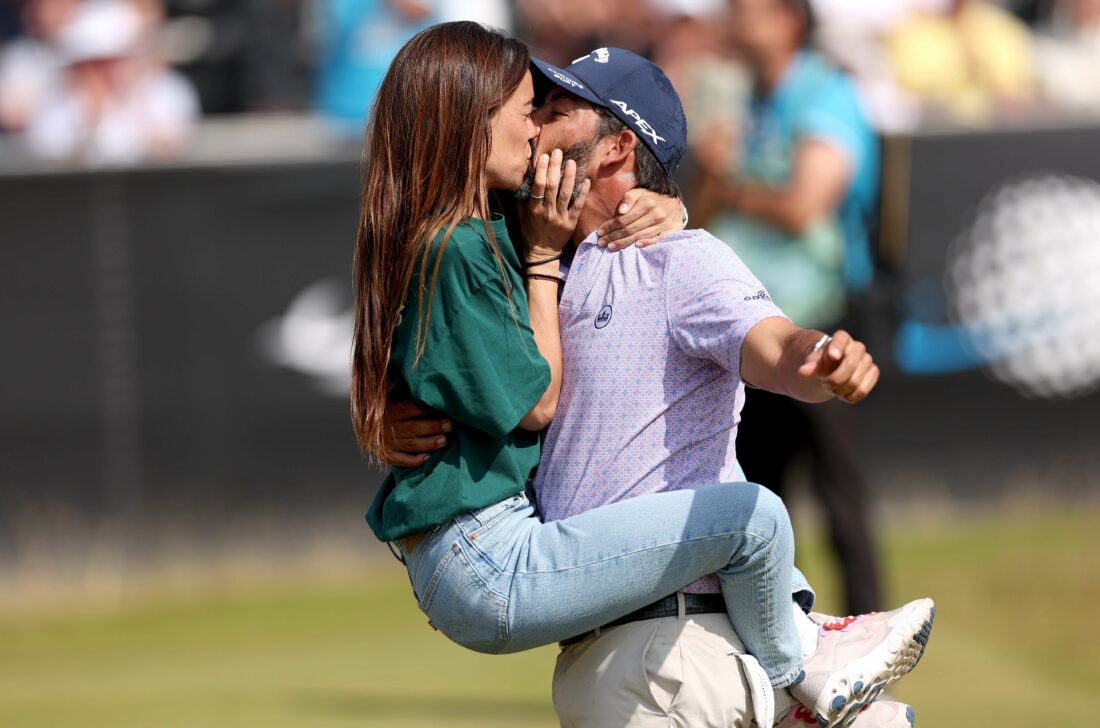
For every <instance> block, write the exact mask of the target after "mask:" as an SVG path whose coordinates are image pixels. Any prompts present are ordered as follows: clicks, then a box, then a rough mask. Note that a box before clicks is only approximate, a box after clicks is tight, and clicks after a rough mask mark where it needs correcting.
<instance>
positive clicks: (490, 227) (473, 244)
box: [429, 218, 518, 281]
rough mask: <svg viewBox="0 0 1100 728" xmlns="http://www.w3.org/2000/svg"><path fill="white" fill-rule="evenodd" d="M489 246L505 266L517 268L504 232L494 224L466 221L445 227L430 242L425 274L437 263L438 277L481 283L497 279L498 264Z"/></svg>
mask: <svg viewBox="0 0 1100 728" xmlns="http://www.w3.org/2000/svg"><path fill="white" fill-rule="evenodd" d="M490 236H491V237H490ZM493 242H495V243H496V248H497V250H498V251H499V253H500V256H501V260H502V261H503V262H504V264H505V265H506V266H514V265H516V264H518V261H514V262H513V261H512V259H513V258H515V252H514V251H513V250H512V242H511V240H509V238H508V231H507V229H506V228H505V227H504V226H503V225H502V224H498V221H496V220H494V221H493V222H491V223H486V222H484V221H482V220H479V219H476V218H469V219H466V220H464V221H462V222H460V223H459V224H457V225H455V226H454V228H453V229H450V226H449V225H448V226H445V227H443V228H442V229H441V230H440V231H439V232H438V233H436V235H435V237H434V238H433V240H432V249H431V251H432V252H431V255H430V258H429V260H430V263H429V270H430V268H431V267H433V266H434V265H435V263H436V261H438V264H439V268H438V270H439V274H440V275H441V276H444V275H446V276H453V275H458V276H462V277H472V278H474V279H478V280H481V281H486V280H489V279H490V278H494V279H499V278H500V262H498V260H497V256H496V253H495V252H494V251H493V245H492V243H493Z"/></svg>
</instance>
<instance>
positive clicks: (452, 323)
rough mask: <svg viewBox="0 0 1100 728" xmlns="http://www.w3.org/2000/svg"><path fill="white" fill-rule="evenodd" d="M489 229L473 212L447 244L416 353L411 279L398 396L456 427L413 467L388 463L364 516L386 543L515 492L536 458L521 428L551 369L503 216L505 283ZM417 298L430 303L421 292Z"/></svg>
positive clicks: (533, 442)
mask: <svg viewBox="0 0 1100 728" xmlns="http://www.w3.org/2000/svg"><path fill="white" fill-rule="evenodd" d="M486 226H487V225H486V223H485V222H484V221H482V220H479V219H476V218H471V219H469V220H467V221H465V222H464V223H462V224H461V225H459V226H457V227H456V228H455V230H454V232H453V233H452V235H451V237H450V239H449V240H448V241H447V245H446V247H444V249H443V254H442V260H441V261H440V264H439V273H438V277H437V278H436V282H435V289H434V294H433V295H432V300H431V317H430V318H429V319H428V322H427V326H426V329H425V345H424V350H423V354H422V355H421V356H420V358H419V360H417V358H416V341H417V323H418V320H420V321H421V322H423V319H424V317H423V316H422V315H418V314H419V313H420V311H419V304H418V303H417V293H416V288H417V286H418V280H419V271H417V272H416V273H414V275H413V279H412V283H411V284H410V286H409V288H410V291H409V294H408V296H407V297H406V299H405V307H404V309H403V311H402V320H401V323H400V324H399V325H398V327H397V331H396V332H395V335H394V341H393V347H392V351H391V355H390V366H391V372H392V373H393V376H394V377H395V379H396V382H397V384H396V387H395V391H394V395H395V396H396V397H398V398H405V397H407V398H408V399H411V400H412V401H413V402H415V403H416V404H417V405H418V406H420V407H421V408H423V409H425V410H427V411H429V412H436V413H439V414H441V415H444V416H446V417H448V418H450V419H451V421H452V422H453V423H454V430H453V431H452V433H451V437H450V442H449V444H448V445H447V447H446V448H444V449H442V450H437V451H436V452H434V453H432V454H431V456H430V457H429V458H428V460H427V462H425V463H424V464H423V465H421V466H420V467H418V468H398V467H393V468H391V469H390V474H389V476H388V477H387V478H386V480H385V482H383V483H382V487H381V489H380V490H379V491H378V494H377V495H376V496H375V498H374V501H373V502H372V503H371V505H370V509H369V510H368V512H367V523H369V524H370V527H371V528H372V529H373V530H374V533H375V535H376V536H378V538H379V539H381V540H383V541H393V540H395V539H399V538H405V537H408V536H412V535H415V534H417V533H420V532H422V531H425V530H427V529H429V528H431V527H432V526H436V525H438V524H441V523H445V522H447V521H449V520H451V519H452V518H455V517H456V516H459V515H462V514H463V513H469V512H471V511H474V510H476V509H478V508H482V507H484V506H487V505H490V504H492V503H496V502H498V501H501V500H504V499H505V498H508V497H510V496H513V495H515V494H516V493H519V492H521V491H522V490H523V489H524V487H525V486H526V484H527V481H528V479H529V478H530V476H531V473H532V471H533V470H534V469H535V467H536V466H537V465H538V462H539V434H538V433H537V432H529V431H527V430H521V429H518V425H519V421H520V420H521V419H522V418H523V416H524V415H525V414H527V412H528V411H529V410H530V409H531V407H533V406H534V405H535V403H536V402H537V401H538V400H539V398H540V397H541V396H542V394H543V392H545V391H546V388H547V387H548V386H549V385H550V366H549V365H548V364H547V363H546V360H545V359H543V358H542V356H541V355H540V354H539V350H538V346H537V345H536V344H535V338H534V334H533V333H532V331H531V324H530V314H529V312H528V309H527V295H526V292H525V290H524V287H523V278H522V277H521V275H520V272H521V269H520V262H519V258H518V257H517V256H516V252H515V250H514V248H513V246H512V243H511V241H510V240H509V238H508V231H507V228H506V227H505V224H504V220H503V219H494V220H493V221H492V222H491V223H489V226H491V228H492V231H493V234H494V236H495V238H496V244H497V249H498V250H499V251H500V257H501V261H502V262H503V267H504V273H505V275H506V276H507V280H508V288H507V289H506V288H505V284H504V278H503V277H502V276H501V266H500V265H499V264H498V262H497V258H496V256H495V255H494V254H493V250H492V248H491V246H490V242H489V235H488V233H487V231H486V229H485V228H486ZM442 239H443V234H442V233H440V235H438V236H437V237H436V239H435V240H434V241H433V243H432V252H431V254H430V255H429V257H428V260H429V262H428V269H427V280H428V281H430V280H431V274H432V266H433V265H434V262H435V260H436V254H437V252H438V250H439V246H440V244H441V242H442ZM509 291H510V296H509ZM423 300H424V305H425V306H427V302H428V293H427V291H425V293H424V297H423Z"/></svg>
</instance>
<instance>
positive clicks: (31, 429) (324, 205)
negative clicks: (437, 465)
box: [0, 129, 1100, 512]
mask: <svg viewBox="0 0 1100 728" xmlns="http://www.w3.org/2000/svg"><path fill="white" fill-rule="evenodd" d="M888 148H890V149H892V150H893V151H892V152H891V154H890V155H889V159H888V174H887V180H888V182H887V186H886V187H887V196H886V202H885V209H886V214H885V216H884V240H883V242H884V246H883V250H884V253H885V255H886V256H887V257H889V258H890V259H891V260H892V262H893V263H894V264H895V265H896V268H897V270H898V271H899V272H900V273H899V275H898V276H897V278H896V280H897V284H896V287H895V288H891V289H889V290H888V291H887V295H886V296H885V299H884V301H883V302H881V303H880V305H878V306H876V307H874V309H873V310H872V315H873V318H874V321H875V323H876V325H875V326H873V327H872V329H873V330H875V331H880V332H886V333H885V334H884V335H880V336H878V337H872V341H871V343H872V346H873V350H874V351H875V353H876V355H877V357H878V359H879V360H880V361H883V362H884V364H887V366H886V367H885V368H886V376H885V377H884V379H883V382H882V384H881V386H880V390H879V391H878V392H876V394H875V395H874V396H873V397H872V398H871V399H870V400H869V401H868V402H867V403H866V404H865V405H861V406H860V412H861V417H862V420H863V422H864V424H865V430H866V433H867V437H866V440H865V447H866V450H865V452H866V456H867V459H868V463H869V465H870V469H871V472H872V475H873V477H874V479H875V482H876V483H878V484H881V486H882V487H895V488H900V487H905V486H906V484H913V483H918V484H934V485H935V486H936V487H939V488H942V489H943V490H944V491H945V492H948V493H953V494H959V495H966V494H975V495H985V494H989V493H992V492H996V491H997V490H998V489H999V488H1001V487H1002V484H1003V483H1005V482H1012V483H1015V484H1016V485H1024V484H1025V481H1027V480H1028V479H1029V478H1030V479H1031V480H1034V481H1035V482H1037V483H1038V482H1041V483H1043V484H1044V485H1049V483H1050V482H1056V483H1057V484H1060V485H1063V486H1065V487H1066V488H1067V489H1069V490H1072V491H1080V490H1085V489H1088V490H1092V491H1094V490H1095V486H1096V483H1097V480H1096V477H1097V474H1098V473H1100V453H1098V452H1097V450H1096V448H1095V447H1094V443H1095V441H1096V435H1097V433H1098V432H1100V407H1098V406H1097V405H1098V404H1100V398H1098V397H1097V396H1096V395H1095V394H1092V395H1087V396H1082V397H1078V398H1075V399H1071V400H1062V401H1046V400H1041V399H1029V398H1026V397H1023V396H1021V395H1020V394H1018V393H1017V392H1016V391H1015V390H1014V389H1012V388H1011V387H1009V386H1007V385H1005V384H1003V383H1000V382H997V381H993V380H991V379H989V378H988V377H986V376H985V375H984V374H982V373H981V372H979V371H977V370H968V371H956V372H953V373H946V374H940V375H936V376H924V377H918V376H910V375H906V374H903V373H901V372H900V371H898V370H897V369H896V368H894V367H891V366H889V360H890V357H891V355H890V352H891V348H892V341H891V339H890V338H889V337H890V335H891V334H892V332H893V330H894V328H896V326H897V324H898V321H899V316H901V315H903V314H899V313H898V308H897V306H896V305H895V304H896V303H897V300H898V297H899V296H901V295H902V294H904V293H905V291H906V289H907V287H909V286H911V284H912V283H913V282H914V281H917V280H920V279H932V280H935V279H937V278H938V276H939V275H940V273H941V272H942V270H943V265H944V260H945V256H946V255H947V246H948V244H949V243H950V241H951V240H952V239H953V238H954V237H955V236H956V235H957V233H958V231H959V229H960V228H961V227H962V226H964V225H965V224H966V220H967V219H968V216H969V215H971V214H972V212H973V210H974V208H975V206H976V205H977V204H978V202H979V200H980V199H981V197H982V195H984V194H985V193H986V191H987V190H988V189H989V188H990V187H991V186H992V185H994V184H997V183H999V182H1001V181H1002V180H1003V179H1005V178H1008V177H1011V176H1012V175H1015V174H1019V173H1022V172H1028V171H1032V170H1034V169H1062V170H1066V171H1070V172H1073V173H1075V174H1079V175H1083V176H1087V177H1093V178H1096V177H1097V176H1098V175H1100V129H1076V130H1047V131H1029V132H1026V133H1024V132H1021V133H1019V134H1013V133H996V134H986V135H978V134H973V135H957V136H949V135H929V136H926V137H919V138H914V139H908V140H893V141H891V142H890V143H889V144H888ZM899 149H900V150H901V151H902V152H903V154H900V153H899V151H898V150H899ZM899 154H900V156H899ZM902 183H904V184H902ZM358 203H359V165H358V160H356V159H348V158H340V159H327V160H317V161H309V162H295V163H280V164H260V163H256V164H243V163H242V164H239V165H236V166H219V165H207V166H193V167H186V168H185V167H181V168H161V169H136V170H125V171H104V172H68V173H52V174H26V175H8V176H2V177H0V220H2V226H3V227H2V229H3V234H2V238H3V244H2V250H3V261H4V262H3V265H0V292H2V296H3V301H4V315H3V316H2V317H0V348H2V351H3V355H2V361H3V373H2V377H0V508H4V507H5V504H11V503H15V502H18V501H20V500H26V499H31V500H35V499H50V498H55V499H65V500H68V501H75V502H77V503H80V504H81V505H82V506H83V507H85V508H87V509H90V510H93V511H94V510H110V511H118V512H124V511H126V510H127V509H140V508H141V507H142V506H143V505H147V504H149V503H150V502H151V501H158V500H163V499H166V498H167V499H170V500H173V501H176V500H184V501H187V502H190V503H193V504H197V505H198V506H200V507H202V506H203V505H204V504H207V503H209V504H216V505H217V506H218V507H219V508H220V507H227V506H237V507H246V506H252V505H277V504H286V503H295V504H301V505H303V506H308V505H309V504H323V503H325V502H328V501H335V500H343V499H346V498H347V497H348V496H353V497H356V498H358V497H359V496H360V495H361V498H362V502H363V503H364V504H365V503H366V502H367V500H368V499H369V496H370V493H371V491H373V489H374V488H375V487H376V485H377V483H378V482H379V480H380V474H379V473H378V472H377V471H376V470H373V469H372V468H371V467H369V466H368V464H367V463H366V462H365V461H363V460H362V459H361V458H360V457H359V454H358V451H357V448H356V446H355V442H354V438H353V435H352V430H351V427H350V423H349V417H348V406H347V400H346V386H347V362H348V359H347V357H348V350H347V344H348V332H349V331H350V316H351V299H350V292H351V283H350V272H351V258H352V251H353V246H354V232H355V225H356V220H357V216H358ZM903 313H904V312H903Z"/></svg>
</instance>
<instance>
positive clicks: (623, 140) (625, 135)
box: [600, 129, 638, 167]
mask: <svg viewBox="0 0 1100 728" xmlns="http://www.w3.org/2000/svg"><path fill="white" fill-rule="evenodd" d="M637 146H638V137H637V136H636V135H635V134H634V132H632V131H630V130H629V129H623V130H622V131H620V132H619V133H618V135H617V136H616V137H615V140H614V143H613V144H612V145H611V148H610V149H608V150H607V154H606V155H605V156H604V158H603V159H601V160H600V167H612V166H615V165H619V164H622V163H623V162H625V161H626V160H627V159H628V158H629V157H630V155H631V153H632V152H633V151H634V149H635V147H637Z"/></svg>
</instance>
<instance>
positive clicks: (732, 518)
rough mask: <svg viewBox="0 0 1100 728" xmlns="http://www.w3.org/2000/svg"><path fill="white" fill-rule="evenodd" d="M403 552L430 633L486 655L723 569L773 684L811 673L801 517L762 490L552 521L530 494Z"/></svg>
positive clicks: (524, 645)
mask: <svg viewBox="0 0 1100 728" xmlns="http://www.w3.org/2000/svg"><path fill="white" fill-rule="evenodd" d="M402 556H403V557H404V561H405V564H406V567H407V568H408V571H409V578H410V581H411V582H412V586H413V591H414V592H415V594H416V598H417V603H418V604H419V605H420V608H421V609H422V610H423V611H424V612H425V614H427V615H428V618H429V619H430V620H431V621H432V624H433V625H434V626H435V627H436V628H438V629H439V630H440V631H441V632H443V634H445V635H446V636H447V637H449V638H450V639H452V640H454V641H455V642H457V643H458V644H460V645H462V646H464V647H468V648H469V649H472V650H476V651H478V652H487V653H505V652H518V651H520V650H526V649H530V648H532V647H538V646H540V645H545V644H549V643H552V642H557V641H559V640H563V639H565V638H567V637H572V636H574V635H577V634H581V633H583V632H586V631H588V630H591V629H594V628H595V627H598V626H600V625H602V624H606V623H607V622H609V621H611V620H614V619H617V618H619V617H621V616H623V615H625V614H628V613H630V612H632V611H634V610H636V609H639V608H641V607H643V606H645V605H647V604H649V603H651V602H654V601H656V600H658V599H661V598H663V597H666V596H668V595H669V594H672V593H673V592H675V591H677V590H678V589H681V588H682V587H684V586H686V585H687V584H690V583H691V582H693V581H695V580H696V579H698V578H699V577H701V576H705V575H706V574H711V573H716V574H717V575H718V578H719V581H720V583H721V586H722V594H723V597H724V599H725V602H726V611H727V613H728V614H729V618H730V622H731V623H732V624H733V627H734V629H736V630H737V634H738V635H740V637H741V639H742V641H743V642H744V644H745V647H746V648H747V649H748V651H749V652H751V653H752V654H753V655H754V656H755V657H756V659H757V660H758V661H759V662H760V664H761V666H762V667H763V668H764V670H765V672H767V674H768V676H769V678H770V679H771V681H772V685H773V686H775V687H777V688H779V687H786V686H787V685H790V684H791V683H793V682H794V681H795V680H796V679H797V678H798V676H799V675H800V674H801V671H802V650H801V644H800V641H799V637H798V633H797V631H796V628H795V624H794V616H793V614H792V612H791V584H792V583H793V579H794V578H795V575H794V537H793V535H792V532H791V523H790V518H789V517H788V515H787V509H786V508H785V507H784V506H783V502H782V501H781V500H780V499H779V498H778V497H777V496H775V495H774V494H773V493H772V492H771V491H769V490H767V489H766V488H762V487H760V486H758V485H754V484H752V483H722V484H718V485H708V486H703V487H700V488H694V489H689V490H678V491H670V492H665V493H655V494H648V495H644V496H639V497H636V498H629V499H626V500H623V501H619V502H616V503H611V504H608V505H604V506H601V507H599V508H594V509H592V510H590V511H587V512H585V513H582V514H580V515H577V516H573V517H571V518H567V519H564V520H560V521H551V522H549V523H543V522H542V521H541V520H540V519H539V517H538V512H537V511H536V509H535V507H534V505H533V504H532V503H531V502H530V501H529V500H528V499H527V497H526V495H524V494H519V495H516V496H513V497H512V498H509V499H507V500H504V501H501V502H499V503H495V504H493V505H490V506H486V507H485V508H482V509H480V510H477V511H474V512H473V513H469V514H466V515H463V516H459V517H458V518H456V519H454V520H452V521H449V522H447V523H445V524H443V525H441V526H437V527H435V528H434V529H432V530H431V531H429V532H428V535H427V536H425V537H424V538H423V539H422V540H421V541H420V542H419V543H417V544H416V545H415V546H414V547H413V548H412V549H411V550H409V551H408V552H407V553H406V552H404V550H403V549H402ZM799 576H800V575H799Z"/></svg>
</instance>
